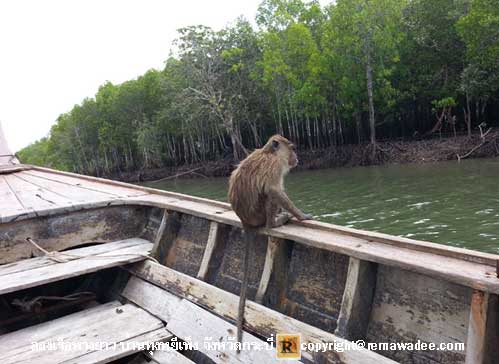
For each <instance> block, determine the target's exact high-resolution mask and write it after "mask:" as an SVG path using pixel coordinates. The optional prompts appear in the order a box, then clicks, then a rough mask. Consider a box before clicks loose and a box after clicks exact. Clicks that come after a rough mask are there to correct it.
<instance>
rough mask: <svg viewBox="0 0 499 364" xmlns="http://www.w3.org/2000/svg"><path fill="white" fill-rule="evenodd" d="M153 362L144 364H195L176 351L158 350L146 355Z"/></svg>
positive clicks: (144, 363) (143, 363)
mask: <svg viewBox="0 0 499 364" xmlns="http://www.w3.org/2000/svg"><path fill="white" fill-rule="evenodd" d="M145 355H146V356H147V357H148V358H150V359H151V360H152V361H149V362H147V361H144V362H142V364H149V363H153V364H156V363H157V364H172V363H174V364H194V362H193V361H192V360H190V359H189V358H187V357H185V356H184V355H182V354H180V353H179V352H178V351H175V350H157V351H155V352H153V353H152V354H148V353H146V354H145Z"/></svg>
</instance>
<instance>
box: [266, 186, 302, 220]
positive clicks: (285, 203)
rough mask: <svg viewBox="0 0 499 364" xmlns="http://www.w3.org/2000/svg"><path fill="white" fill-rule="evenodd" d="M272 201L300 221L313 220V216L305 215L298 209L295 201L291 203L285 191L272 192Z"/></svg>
mask: <svg viewBox="0 0 499 364" xmlns="http://www.w3.org/2000/svg"><path fill="white" fill-rule="evenodd" d="M270 194H271V196H272V199H274V201H277V203H278V204H279V205H280V206H282V207H283V208H284V209H285V210H287V211H289V212H290V213H292V214H293V216H294V217H296V218H297V219H298V220H311V219H312V215H310V214H305V213H303V212H302V211H301V210H300V209H298V208H297V207H296V206H295V204H294V203H293V201H291V200H290V199H289V197H288V195H286V193H285V192H284V191H279V190H272V191H270Z"/></svg>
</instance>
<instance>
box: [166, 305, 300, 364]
mask: <svg viewBox="0 0 499 364" xmlns="http://www.w3.org/2000/svg"><path fill="white" fill-rule="evenodd" d="M166 328H167V329H168V330H169V331H170V332H172V333H173V334H175V335H176V336H178V337H179V338H181V339H185V338H187V337H190V338H191V340H192V341H193V342H197V343H199V351H201V352H202V353H203V354H205V355H206V356H208V357H209V358H210V359H211V360H213V361H214V362H215V363H217V364H218V363H220V364H221V363H241V364H242V363H244V364H249V363H259V364H260V363H261V364H274V363H275V362H276V357H275V351H274V350H267V349H266V348H265V342H264V341H262V340H260V339H258V338H257V337H255V336H253V335H251V334H249V333H247V332H243V337H242V342H243V345H244V343H255V344H257V345H259V347H261V348H262V349H261V350H257V349H246V350H241V352H240V353H239V354H237V352H236V350H235V349H234V348H230V346H229V342H230V340H233V341H232V342H233V343H234V342H235V336H236V327H235V326H234V325H232V324H230V323H228V322H227V321H224V320H222V319H221V318H219V317H217V316H215V315H213V314H211V313H210V312H208V311H206V310H203V309H202V308H200V307H199V306H196V305H195V304H193V303H191V302H189V301H187V300H183V301H182V302H181V303H180V305H179V306H178V307H177V310H176V312H175V315H174V316H173V317H172V318H171V320H170V321H169V322H168V323H167V325H166ZM206 338H211V339H208V340H206ZM205 342H206V343H207V344H212V343H215V344H220V346H217V347H213V348H206V347H205ZM295 362H297V361H295Z"/></svg>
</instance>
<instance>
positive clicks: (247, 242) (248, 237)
mask: <svg viewBox="0 0 499 364" xmlns="http://www.w3.org/2000/svg"><path fill="white" fill-rule="evenodd" d="M255 236H256V233H255V231H254V230H253V229H251V228H246V227H243V244H244V258H243V280H242V282H241V291H240V293H239V308H238V314H237V342H238V343H240V344H241V347H242V345H243V342H242V339H243V323H244V308H245V305H246V295H247V291H248V281H249V261H250V254H251V252H252V250H253V249H251V247H252V246H253V240H254V238H255ZM240 352H241V349H240V348H238V349H237V353H238V354H239V353H240Z"/></svg>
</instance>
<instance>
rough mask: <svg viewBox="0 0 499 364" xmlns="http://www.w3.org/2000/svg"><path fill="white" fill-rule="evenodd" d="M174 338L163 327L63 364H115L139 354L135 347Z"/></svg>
mask: <svg viewBox="0 0 499 364" xmlns="http://www.w3.org/2000/svg"><path fill="white" fill-rule="evenodd" d="M172 337H173V335H172V333H171V332H170V331H168V330H167V329H166V328H164V327H162V328H160V329H156V330H153V331H150V332H147V333H145V334H141V335H138V336H134V337H131V338H130V339H127V340H122V341H120V342H119V343H117V345H116V348H114V347H113V348H107V349H105V348H104V349H103V350H97V351H92V352H90V353H85V354H83V355H81V356H79V357H76V358H74V359H70V360H65V361H64V362H63V363H61V364H105V363H109V362H114V361H115V360H118V359H120V358H123V357H125V356H128V355H131V354H133V353H134V352H137V350H133V349H132V348H133V345H137V344H143V345H144V346H145V345H147V344H148V343H154V342H164V341H168V340H169V339H171V338H172ZM175 363H176V362H175Z"/></svg>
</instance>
